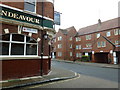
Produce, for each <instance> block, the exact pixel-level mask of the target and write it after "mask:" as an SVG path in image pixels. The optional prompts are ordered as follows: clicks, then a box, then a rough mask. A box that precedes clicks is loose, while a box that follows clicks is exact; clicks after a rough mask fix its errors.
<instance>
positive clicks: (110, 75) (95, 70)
mask: <svg viewBox="0 0 120 90" xmlns="http://www.w3.org/2000/svg"><path fill="white" fill-rule="evenodd" d="M52 66H54V67H57V68H64V69H67V70H72V71H74V72H77V73H79V74H80V76H79V77H77V78H73V79H70V80H64V81H58V82H53V83H47V84H42V85H35V86H31V87H27V88H118V69H112V68H101V67H94V66H86V65H78V64H74V63H65V62H57V61H52Z"/></svg>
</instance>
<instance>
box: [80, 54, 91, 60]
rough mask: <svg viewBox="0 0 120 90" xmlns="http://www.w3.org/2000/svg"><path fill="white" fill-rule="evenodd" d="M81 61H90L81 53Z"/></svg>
mask: <svg viewBox="0 0 120 90" xmlns="http://www.w3.org/2000/svg"><path fill="white" fill-rule="evenodd" d="M81 61H84V62H89V61H90V57H89V56H86V55H83V56H82V58H81Z"/></svg>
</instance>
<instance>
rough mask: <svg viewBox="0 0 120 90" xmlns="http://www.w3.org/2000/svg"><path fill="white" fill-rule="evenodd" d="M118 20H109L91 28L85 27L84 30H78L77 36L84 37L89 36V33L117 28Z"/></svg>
mask: <svg viewBox="0 0 120 90" xmlns="http://www.w3.org/2000/svg"><path fill="white" fill-rule="evenodd" d="M118 19H120V17H119V18H115V19H111V20H108V21H105V22H101V23H100V22H99V23H98V24H94V25H91V26H87V27H84V28H81V29H79V31H78V35H84V34H89V33H94V32H99V31H104V30H108V29H112V28H117V27H118Z"/></svg>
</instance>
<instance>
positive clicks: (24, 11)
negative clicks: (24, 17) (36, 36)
mask: <svg viewBox="0 0 120 90" xmlns="http://www.w3.org/2000/svg"><path fill="white" fill-rule="evenodd" d="M0 6H3V7H7V8H10V9H13V10H17V11H20V12H23V13H27V12H30V11H27V12H26V10H21V9H18V8H15V7H11V6H8V5H4V4H0ZM27 14H31V15H33V14H34V16H38V17H42V15H39V14H36V13H35V12H30V13H27ZM43 18H45V19H47V20H51V21H54V19H52V18H49V17H46V16H43Z"/></svg>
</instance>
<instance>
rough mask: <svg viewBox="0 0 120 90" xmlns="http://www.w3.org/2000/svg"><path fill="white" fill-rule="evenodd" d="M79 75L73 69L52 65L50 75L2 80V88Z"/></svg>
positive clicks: (0, 84)
mask: <svg viewBox="0 0 120 90" xmlns="http://www.w3.org/2000/svg"><path fill="white" fill-rule="evenodd" d="M77 76H78V75H77V74H76V73H75V72H73V71H68V70H65V69H59V68H55V67H52V70H51V72H50V73H49V74H48V75H45V76H42V77H41V76H37V77H29V78H21V79H14V80H6V81H2V82H0V86H2V89H11V88H18V87H23V86H29V85H35V84H42V83H48V82H53V81H58V80H66V79H71V78H74V77H77Z"/></svg>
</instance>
